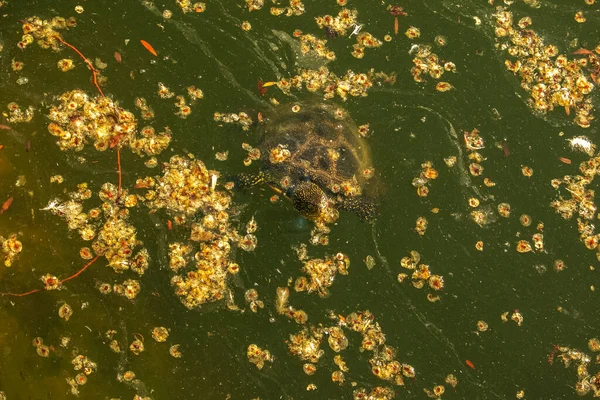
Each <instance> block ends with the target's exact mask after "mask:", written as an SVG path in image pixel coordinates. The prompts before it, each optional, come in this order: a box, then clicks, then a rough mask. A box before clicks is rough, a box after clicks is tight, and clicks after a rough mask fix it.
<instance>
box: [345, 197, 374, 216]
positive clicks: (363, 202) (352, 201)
mask: <svg viewBox="0 0 600 400" xmlns="http://www.w3.org/2000/svg"><path fill="white" fill-rule="evenodd" d="M338 208H339V209H340V210H345V211H351V212H355V213H357V214H358V216H359V217H360V218H362V219H363V220H365V221H367V222H371V221H373V220H374V219H375V217H376V216H377V205H376V204H375V201H373V200H372V199H368V198H365V197H361V196H357V197H345V198H343V199H342V200H341V201H340V202H339V203H338Z"/></svg>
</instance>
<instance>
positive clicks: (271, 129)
mask: <svg viewBox="0 0 600 400" xmlns="http://www.w3.org/2000/svg"><path fill="white" fill-rule="evenodd" d="M258 134H259V135H258V136H259V137H258V145H257V147H258V149H259V150H260V154H261V155H260V165H261V167H260V171H259V172H258V173H254V174H241V175H239V176H238V178H237V184H238V187H241V188H248V187H251V186H253V185H256V184H258V183H260V182H265V183H267V184H268V185H269V186H271V187H272V188H273V189H275V190H276V191H277V192H279V193H281V194H283V195H284V196H285V197H287V198H288V199H289V200H291V202H292V204H293V206H294V208H295V209H296V210H297V211H298V212H299V213H300V214H301V215H302V216H303V217H305V218H307V219H309V220H324V221H325V222H332V221H335V220H336V219H337V218H338V215H339V213H338V210H350V211H354V212H356V213H357V214H358V215H359V216H360V217H361V218H363V219H364V220H367V221H370V220H372V219H373V218H374V217H375V214H376V201H375V200H376V196H375V194H374V192H373V190H369V189H371V188H372V187H374V185H373V180H374V169H373V166H372V164H371V150H370V147H369V145H368V143H367V141H366V140H365V139H364V138H363V137H361V135H360V134H359V130H358V127H357V126H356V124H355V123H354V121H353V120H352V118H351V117H350V115H349V114H348V112H347V111H346V110H345V109H343V108H342V107H339V106H337V105H335V104H332V103H324V102H310V103H293V104H285V105H280V106H277V107H276V108H274V109H273V111H272V113H271V114H267V115H266V117H264V118H263V124H261V126H260V128H259V129H258Z"/></svg>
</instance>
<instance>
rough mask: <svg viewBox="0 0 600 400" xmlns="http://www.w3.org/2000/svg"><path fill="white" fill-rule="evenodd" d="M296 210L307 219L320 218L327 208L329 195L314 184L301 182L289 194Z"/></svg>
mask: <svg viewBox="0 0 600 400" xmlns="http://www.w3.org/2000/svg"><path fill="white" fill-rule="evenodd" d="M289 197H290V199H291V200H292V204H293V205H294V208H295V209H296V210H297V211H298V212H299V213H300V214H301V215H302V216H303V217H305V218H307V219H311V220H315V219H317V218H319V217H320V216H321V215H322V214H323V211H324V209H325V208H326V207H327V195H326V194H325V192H324V191H323V190H322V189H321V188H320V187H319V186H318V185H316V184H315V183H313V182H301V183H299V184H297V185H296V186H294V188H293V189H292V190H291V192H290V193H289Z"/></svg>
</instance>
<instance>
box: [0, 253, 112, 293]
mask: <svg viewBox="0 0 600 400" xmlns="http://www.w3.org/2000/svg"><path fill="white" fill-rule="evenodd" d="M98 258H100V255H97V256H96V257H94V258H93V259H92V260H91V261H90V262H89V263H87V264H85V265H84V266H83V268H81V269H80V270H79V271H77V272H76V273H74V274H73V275H71V276H69V277H68V278H65V279H63V280H62V281H60V283H61V284H63V283H65V282H66V281H70V280H71V279H73V278H76V277H78V276H79V274H81V273H82V272H83V271H85V270H86V269H88V268H89V267H90V266H91V265H92V264H93V263H95V262H96V260H98ZM41 291H42V290H41V289H33V290H30V291H29V292H25V293H0V296H13V297H24V296H27V295H30V294H33V293H37V292H41Z"/></svg>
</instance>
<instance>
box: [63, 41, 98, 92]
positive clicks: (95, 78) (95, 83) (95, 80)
mask: <svg viewBox="0 0 600 400" xmlns="http://www.w3.org/2000/svg"><path fill="white" fill-rule="evenodd" d="M54 37H55V38H56V39H57V40H58V41H59V42H61V43H62V44H64V45H65V46H67V47H69V48H70V49H71V50H73V51H74V52H75V53H77V54H78V55H79V57H81V58H82V59H83V61H85V63H86V64H87V66H88V68H89V69H91V70H92V77H93V79H94V86H96V89H98V92H100V94H101V95H102V97H104V93H103V92H102V89H100V85H98V79H97V75H98V71H96V68H94V66H93V65H92V62H91V61H90V60H89V59H87V58H86V57H85V56H84V55H83V54H82V53H81V52H80V51H79V50H77V48H76V47H75V46H73V45H72V44H70V43H67V42H65V41H64V40H63V38H61V37H60V36H58V35H56V36H54Z"/></svg>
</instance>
